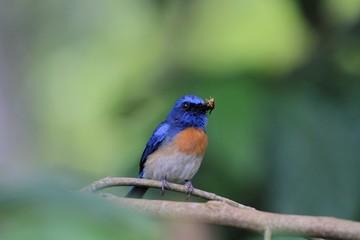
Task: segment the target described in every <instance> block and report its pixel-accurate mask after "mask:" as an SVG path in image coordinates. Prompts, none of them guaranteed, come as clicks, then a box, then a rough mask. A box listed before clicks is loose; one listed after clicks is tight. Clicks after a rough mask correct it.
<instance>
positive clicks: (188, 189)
mask: <svg viewBox="0 0 360 240" xmlns="http://www.w3.org/2000/svg"><path fill="white" fill-rule="evenodd" d="M185 188H186V193H187V194H188V196H187V198H186V199H189V198H190V196H191V194H192V192H193V191H194V186H193V185H192V183H191V182H190V181H186V182H185Z"/></svg>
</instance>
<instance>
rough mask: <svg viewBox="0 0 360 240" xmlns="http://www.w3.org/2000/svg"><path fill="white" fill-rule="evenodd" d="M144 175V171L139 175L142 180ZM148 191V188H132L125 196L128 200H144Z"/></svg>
mask: <svg viewBox="0 0 360 240" xmlns="http://www.w3.org/2000/svg"><path fill="white" fill-rule="evenodd" d="M143 174H144V172H143V171H142V172H141V173H140V174H139V176H138V178H142V176H143ZM148 189H149V188H147V187H136V186H132V187H131V188H130V190H129V192H128V193H127V194H126V195H125V197H127V198H142V197H143V196H144V194H145V193H146V191H147V190H148Z"/></svg>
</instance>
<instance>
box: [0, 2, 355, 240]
mask: <svg viewBox="0 0 360 240" xmlns="http://www.w3.org/2000/svg"><path fill="white" fill-rule="evenodd" d="M359 16H360V1H352V0H344V1H336V0H328V1H320V0H319V1H311V0H298V1H286V0H272V1H261V0H256V1H247V0H237V1H236V0H230V1H226V2H219V1H205V0H202V1H163V0H152V1H141V0H135V1H112V0H108V1H94V0H86V1H85V0H75V1H56V0H53V1H46V2H44V1H21V0H15V1H14V0H13V1H11V0H3V1H1V3H0V75H1V77H0V131H1V135H0V152H1V154H2V156H1V162H0V180H1V182H2V184H1V188H0V191H1V194H0V199H1V211H0V224H1V225H0V230H1V231H0V238H1V239H22V238H25V236H26V237H27V238H29V239H39V238H40V239H42V238H44V239H45V238H46V239H48V238H55V239H56V238H59V239H64V238H74V239H75V238H76V239H79V238H80V239H81V238H87V239H100V238H104V237H109V236H110V237H111V236H120V238H124V239H143V238H144V236H145V237H147V238H151V237H153V238H156V237H159V236H158V235H156V230H158V228H159V225H157V224H155V223H152V221H149V219H147V218H142V216H137V215H134V214H133V213H131V212H126V211H125V210H116V209H117V207H113V206H108V204H105V203H104V202H101V201H100V200H99V201H98V200H93V199H87V198H86V197H84V196H76V194H75V196H74V194H73V193H69V192H64V190H63V189H64V186H63V184H62V181H64V180H66V181H67V182H66V184H65V185H66V187H65V188H70V189H73V190H74V189H77V188H80V187H81V186H83V185H86V184H88V183H89V182H91V181H93V180H95V179H98V178H102V177H105V176H108V175H112V176H136V175H137V171H138V161H139V158H140V156H141V153H142V150H143V147H144V146H145V143H146V141H147V140H148V138H149V137H150V135H151V133H152V130H153V129H154V128H155V127H156V126H157V124H158V123H160V122H161V121H163V120H164V118H165V117H166V114H167V111H168V110H169V109H170V108H171V107H172V105H173V104H174V102H175V101H176V99H177V98H178V97H180V96H182V95H184V94H189V93H192V94H196V95H199V96H201V97H204V98H205V97H207V98H208V97H210V96H211V97H215V99H216V109H215V110H214V112H213V113H212V114H211V115H210V116H209V124H208V129H207V131H208V135H209V147H208V151H207V154H206V156H205V159H204V162H203V165H202V167H201V169H200V171H199V172H198V174H197V175H196V176H195V178H194V179H193V184H194V185H195V186H196V187H198V188H201V189H204V190H208V191H211V192H215V193H217V194H220V195H223V196H226V197H230V198H232V199H234V200H237V201H239V202H241V203H244V204H248V205H252V206H254V207H256V208H258V209H262V210H267V211H276V212H280V213H291V214H309V215H328V216H335V217H343V218H348V219H353V220H360V208H359V206H360V189H359V187H358V183H359V182H360V175H359V174H358V169H360V159H359V156H360V148H359V147H358V145H359V140H360V129H359V128H360V127H359V126H360V110H359V109H360V108H359V106H360V83H359V77H360V45H359V43H360V41H359V40H360V18H359ZM45 173H46V174H45ZM49 176H51V177H49ZM50 179H52V180H51V181H50ZM54 179H55V180H54ZM48 181H50V182H52V183H53V185H51V186H49V185H46V184H44V182H45V183H46V182H48ZM24 182H28V183H29V184H26V185H25V186H26V187H21V186H24V184H23V183H24ZM54 182H55V183H54ZM39 183H42V184H39ZM112 191H114V192H116V193H117V194H120V195H122V194H124V193H125V192H126V191H127V189H126V188H121V189H116V190H112ZM147 197H148V198H159V193H158V191H156V190H150V191H149V193H148V194H147ZM164 198H165V199H178V200H179V199H180V200H182V199H183V196H182V195H179V194H172V193H167V194H166V195H165V197H164ZM192 200H194V201H195V200H196V201H199V200H198V199H192ZM125 212H126V213H125ZM109 222H111V224H108V223H109ZM139 225H141V226H144V229H145V230H144V231H143V232H141V231H138V228H137V227H138V226H139ZM119 226H121V228H119ZM122 228H123V229H122ZM18 229H20V230H18ZM63 229H65V230H66V231H63ZM3 230H4V231H3ZM216 232H217V233H215V235H214V236H216V239H219V238H223V239H233V238H239V236H242V237H248V238H250V236H251V237H254V236H253V235H250V234H249V233H245V232H243V231H240V230H237V229H231V228H216ZM119 234H120V235H119ZM121 234H124V235H121ZM257 237H258V236H255V237H254V238H257ZM213 238H214V239H215V237H213ZM281 239H283V238H281Z"/></svg>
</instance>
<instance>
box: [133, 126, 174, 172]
mask: <svg viewBox="0 0 360 240" xmlns="http://www.w3.org/2000/svg"><path fill="white" fill-rule="evenodd" d="M169 127H170V125H169V124H168V123H167V122H166V121H164V122H162V123H161V124H160V125H159V126H158V127H157V128H156V129H155V130H154V132H153V135H152V136H151V137H150V139H149V141H148V142H147V144H146V147H145V149H144V152H143V154H142V156H141V159H140V171H139V173H140V175H142V171H143V169H144V164H145V162H146V159H147V157H148V156H149V155H150V154H152V153H153V152H155V151H156V149H158V148H159V146H160V144H161V143H162V142H163V141H164V139H165V137H166V134H167V133H168V130H169Z"/></svg>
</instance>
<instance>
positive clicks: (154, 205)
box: [81, 178, 360, 240]
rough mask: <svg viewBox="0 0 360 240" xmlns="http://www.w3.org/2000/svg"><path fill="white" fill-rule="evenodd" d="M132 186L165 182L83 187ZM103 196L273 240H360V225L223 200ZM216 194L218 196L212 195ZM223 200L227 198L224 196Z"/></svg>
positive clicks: (116, 180)
mask: <svg viewBox="0 0 360 240" xmlns="http://www.w3.org/2000/svg"><path fill="white" fill-rule="evenodd" d="M129 185H136V186H145V187H156V188H160V187H161V183H158V182H157V181H152V180H145V179H141V181H138V180H134V179H130V178H104V179H102V180H99V181H96V182H94V183H93V184H91V185H90V186H88V187H85V188H83V189H82V190H81V191H86V192H96V191H98V190H101V189H104V188H107V187H113V186H129ZM179 186H180V187H183V186H181V185H177V184H171V186H170V188H171V189H174V190H175V191H179V192H184V191H183V190H185V189H180V188H178V187H179ZM196 191H200V192H197V194H199V193H200V194H202V193H203V191H201V190H198V189H196ZM205 193H206V192H205ZM207 194H208V193H207ZM100 195H101V196H102V197H104V198H105V199H107V200H110V201H112V202H115V203H116V204H120V205H121V206H128V207H131V208H133V209H135V210H137V211H140V212H142V213H148V214H152V215H155V216H159V217H163V218H176V219H177V218H180V219H184V218H185V219H194V220H196V221H200V222H204V223H210V224H217V225H225V226H232V227H238V228H242V229H248V230H252V231H255V232H259V233H262V234H264V235H265V236H266V239H270V238H271V235H289V236H302V237H308V238H326V239H329V238H330V239H345V240H346V239H349V240H360V223H358V222H354V221H348V220H342V219H336V218H331V217H313V216H299V215H286V214H275V213H268V212H262V211H258V210H255V209H253V208H249V207H244V206H243V205H241V204H240V205H239V206H234V205H230V204H228V203H227V202H225V201H222V200H216V201H208V202H206V203H190V202H174V201H163V200H146V199H130V198H120V197H116V196H114V195H112V194H108V193H100ZM213 195H215V194H212V193H210V196H213ZM215 196H217V195H215ZM217 197H220V196H217ZM217 197H216V198H217ZM220 199H223V198H221V197H220ZM229 201H230V202H233V201H231V200H229Z"/></svg>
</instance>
